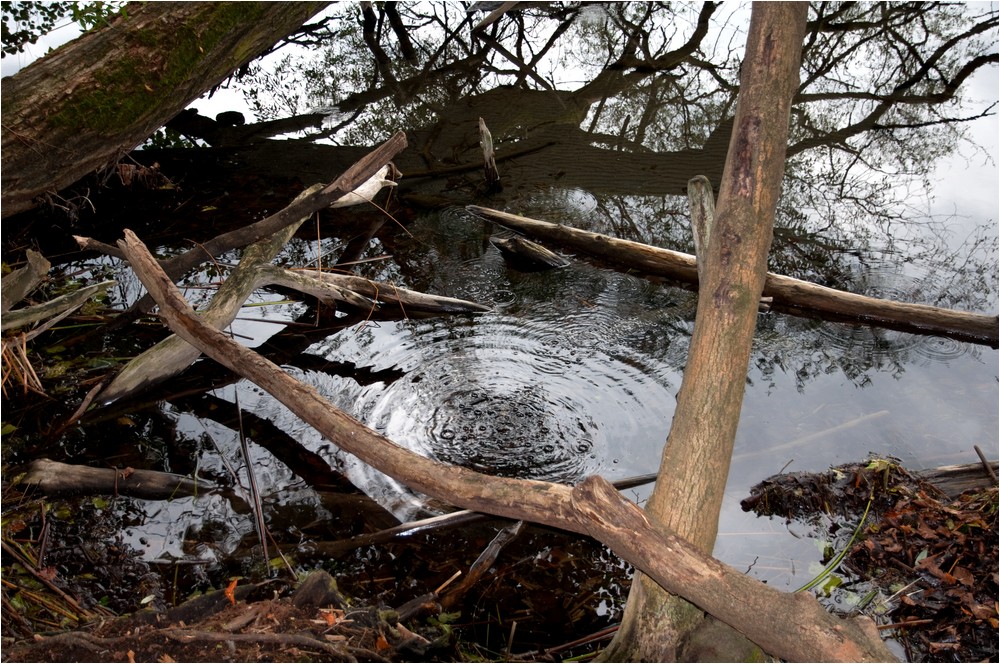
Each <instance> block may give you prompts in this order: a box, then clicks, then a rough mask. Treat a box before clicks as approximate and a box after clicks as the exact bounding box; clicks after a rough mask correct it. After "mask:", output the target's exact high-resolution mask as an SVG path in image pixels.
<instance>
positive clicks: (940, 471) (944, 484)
mask: <svg viewBox="0 0 1000 664" xmlns="http://www.w3.org/2000/svg"><path fill="white" fill-rule="evenodd" d="M997 467H998V466H997V462H996V461H990V462H988V465H986V467H984V466H983V464H982V463H968V464H962V465H958V466H940V467H938V468H931V469H929V470H919V471H915V472H913V475H915V476H917V477H919V478H920V479H921V480H923V481H925V482H928V483H929V484H933V485H934V488H936V489H937V490H939V491H941V492H942V493H944V494H945V495H946V496H948V497H949V498H955V497H956V496H958V495H959V494H961V493H962V492H964V491H969V490H970V489H985V488H987V487H994V488H995V487H996V486H997V479H996V471H997ZM990 472H992V473H994V474H993V476H990Z"/></svg>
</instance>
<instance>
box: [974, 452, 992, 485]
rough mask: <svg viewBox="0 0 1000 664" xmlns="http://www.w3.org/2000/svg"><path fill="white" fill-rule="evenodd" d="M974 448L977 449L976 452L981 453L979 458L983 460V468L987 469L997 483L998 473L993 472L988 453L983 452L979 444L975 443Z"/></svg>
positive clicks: (987, 472)
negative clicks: (987, 456) (987, 457)
mask: <svg viewBox="0 0 1000 664" xmlns="http://www.w3.org/2000/svg"><path fill="white" fill-rule="evenodd" d="M972 449H974V450H976V454H978V455H979V460H980V461H982V462H983V468H984V469H985V470H986V474H987V475H989V476H990V479H991V480H993V483H994V484H996V483H997V474H996V473H994V472H993V466H992V465H991V464H990V462H989V461H988V460H987V459H986V455H985V454H983V451H982V450H981V449H979V445H973V446H972Z"/></svg>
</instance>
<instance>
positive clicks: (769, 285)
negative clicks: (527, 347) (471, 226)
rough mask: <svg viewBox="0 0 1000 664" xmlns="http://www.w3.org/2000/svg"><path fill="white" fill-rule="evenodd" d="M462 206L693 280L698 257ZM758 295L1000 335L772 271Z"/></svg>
mask: <svg viewBox="0 0 1000 664" xmlns="http://www.w3.org/2000/svg"><path fill="white" fill-rule="evenodd" d="M466 210H468V211H469V212H471V213H473V214H475V215H478V216H480V217H483V218H485V219H488V220H490V221H493V222H496V223H499V224H502V225H504V226H506V227H508V228H511V229H513V230H515V231H519V232H521V233H525V234H527V235H531V236H532V237H535V238H540V239H543V240H549V241H552V242H556V243H558V244H561V245H563V246H567V247H571V248H572V249H574V250H576V251H582V252H586V253H588V254H591V255H593V256H597V257H599V258H602V259H605V260H608V261H610V262H612V263H616V264H619V265H623V266H625V267H627V268H630V269H634V270H638V271H640V272H642V273H644V274H649V275H654V276H661V277H667V278H669V279H674V280H677V281H684V282H688V283H692V284H697V283H698V268H697V260H696V258H695V257H694V256H691V255H690V254H685V253H681V252H678V251H671V250H669V249H660V248H659V247H653V246H650V245H648V244H642V243H641V242H633V241H631V240H620V239H618V238H613V237H610V236H608V235H601V234H600V233H592V232H590V231H583V230H579V229H577V228H572V227H570V226H565V225H563V224H553V223H550V222H547V221H541V220H538V219H531V218H529V217H522V216H520V215H516V214H510V213H509V212H501V211H500V210H493V209H490V208H485V207H480V206H478V205H468V206H466ZM763 295H764V297H770V298H773V305H772V306H773V307H775V308H778V307H780V308H782V310H784V311H787V312H788V313H799V312H809V313H819V314H825V315H833V316H843V317H848V318H850V319H853V320H857V321H861V322H865V323H870V324H872V325H879V326H884V327H891V328H893V329H896V330H902V331H904V332H914V333H917V334H936V335H941V336H949V337H955V338H957V339H961V340H963V341H969V342H972V343H980V344H988V345H990V346H992V347H993V348H996V347H997V345H998V337H1000V317H997V316H987V315H984V314H974V313H968V312H964V311H955V310H952V309H943V308H941V307H932V306H929V305H924V304H908V303H903V302H894V301H892V300H881V299H878V298H874V297H867V296H864V295H857V294H854V293H847V292H844V291H839V290H836V289H834V288H827V287H826V286H819V285H817V284H811V283H809V282H807V281H801V280H799V279H793V278H792V277H786V276H782V275H778V274H773V273H768V275H767V281H766V283H765V284H764V292H763Z"/></svg>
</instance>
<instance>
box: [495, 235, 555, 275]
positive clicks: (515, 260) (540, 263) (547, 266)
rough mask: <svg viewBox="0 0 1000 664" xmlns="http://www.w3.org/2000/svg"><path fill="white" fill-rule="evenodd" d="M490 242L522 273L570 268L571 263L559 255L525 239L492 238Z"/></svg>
mask: <svg viewBox="0 0 1000 664" xmlns="http://www.w3.org/2000/svg"><path fill="white" fill-rule="evenodd" d="M490 242H491V243H493V246H495V247H496V248H497V249H499V250H500V253H502V254H503V257H504V259H506V260H507V262H508V263H509V264H510V265H511V267H513V268H514V269H515V270H520V271H521V272H539V271H541V270H551V269H554V268H560V267H567V266H569V261H568V260H566V259H565V258H563V257H562V256H560V255H559V254H557V253H555V252H554V251H549V250H548V249H546V248H545V247H543V246H542V245H540V244H538V243H537V242H532V241H531V240H525V239H524V238H523V237H517V236H514V237H508V238H491V239H490Z"/></svg>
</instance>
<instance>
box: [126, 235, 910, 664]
mask: <svg viewBox="0 0 1000 664" xmlns="http://www.w3.org/2000/svg"><path fill="white" fill-rule="evenodd" d="M119 246H120V247H121V248H122V250H123V252H124V253H125V255H126V256H127V258H128V261H129V262H130V263H131V264H132V267H133V269H134V271H135V273H136V275H138V276H139V278H140V280H141V281H142V282H143V284H144V285H145V286H146V288H147V290H148V291H149V293H150V294H151V295H152V296H153V297H154V298H155V299H156V302H157V304H158V305H159V310H160V315H161V316H163V318H165V319H166V321H167V323H168V324H169V325H170V327H171V329H173V330H174V332H175V333H176V334H178V335H180V336H182V337H184V338H185V339H186V340H187V341H189V342H190V343H191V344H193V345H195V346H197V347H198V348H200V349H201V350H202V352H204V353H205V354H206V355H208V356H209V357H212V358H213V359H215V360H216V361H218V362H220V363H222V364H224V365H225V366H227V367H228V368H229V369H230V370H232V371H234V372H236V373H239V374H240V375H242V376H244V377H245V378H247V379H248V380H251V381H253V382H254V383H256V384H257V385H258V386H260V387H261V388H263V389H264V390H266V391H267V392H269V393H270V394H271V395H273V396H274V397H275V398H276V399H278V400H279V401H281V402H282V403H283V404H284V405H285V406H287V407H288V408H289V409H290V410H291V411H292V412H293V413H295V414H296V415H297V416H298V417H300V418H302V419H303V420H304V421H305V422H307V423H308V424H310V425H311V426H313V427H314V428H315V429H316V430H317V431H319V432H320V433H321V434H323V435H324V436H326V437H327V438H328V439H330V440H331V441H333V442H334V443H335V444H337V445H338V446H339V447H341V449H343V450H345V451H347V452H350V453H351V454H354V455H355V456H357V457H358V458H359V459H361V460H362V461H364V462H365V463H367V464H369V465H371V466H373V467H374V468H377V469H378V470H380V471H381V472H383V473H386V474H387V475H389V476H390V477H393V478H395V479H397V480H399V481H401V482H403V483H405V484H407V485H408V486H410V487H411V488H413V489H415V490H417V491H420V492H423V493H426V494H428V495H431V496H434V497H437V498H440V499H442V500H445V501H448V502H449V503H452V504H454V505H457V506H459V507H464V508H466V509H471V510H475V511H480V512H489V513H491V514H496V515H498V516H504V517H508V518H512V519H517V520H526V521H534V522H537V523H542V524H545V525H549V526H553V527H557V528H562V529H564V530H569V531H572V532H577V533H585V534H588V535H591V536H593V537H595V538H597V539H599V540H600V541H602V542H604V543H605V544H608V545H609V546H610V547H611V548H612V549H613V550H614V551H615V553H617V554H618V555H619V556H621V557H622V558H623V559H625V560H626V561H628V562H629V563H631V564H633V565H634V566H636V567H637V568H638V569H640V570H642V571H643V572H644V573H646V574H647V575H649V576H650V578H652V579H654V580H655V581H656V582H657V583H659V584H660V585H661V586H662V587H663V588H664V589H666V590H667V591H668V592H671V593H674V594H677V595H680V596H682V597H684V598H685V599H687V600H689V601H691V602H692V603H693V604H695V605H697V606H698V607H700V608H701V609H702V610H704V611H706V612H708V613H710V614H712V615H714V616H716V617H718V618H719V619H720V620H722V621H724V622H726V623H727V624H729V625H731V626H732V627H733V628H735V629H737V630H739V631H740V632H742V633H743V634H745V635H746V636H747V637H748V638H749V639H750V640H752V641H753V642H755V643H757V644H758V645H759V646H760V647H761V648H763V649H764V650H765V651H766V652H768V653H770V654H772V655H775V656H777V657H780V658H782V659H786V660H802V661H891V660H893V659H894V658H893V656H892V654H891V653H890V652H889V650H888V649H887V648H886V647H885V645H884V644H883V643H882V641H881V639H880V638H879V636H878V632H877V630H876V629H875V626H874V625H873V623H871V621H869V620H868V619H867V618H862V617H855V618H847V619H841V618H838V617H836V616H832V615H831V614H829V613H828V612H827V611H826V609H824V608H823V607H822V606H821V605H820V604H819V602H817V601H816V599H815V598H814V597H813V596H812V595H809V594H806V593H797V594H787V593H782V592H780V591H778V590H776V589H774V588H770V587H769V586H767V585H765V584H762V583H760V582H759V581H756V580H754V579H751V578H750V577H747V576H745V575H743V574H741V573H740V572H737V571H736V570H733V569H731V568H729V567H727V566H725V565H723V564H722V563H720V562H719V561H717V560H715V559H714V558H711V557H710V556H707V555H705V554H703V553H701V552H700V551H699V550H698V549H697V548H696V547H694V546H692V545H691V544H690V543H688V542H686V541H685V540H683V539H681V538H679V537H677V536H676V535H674V534H673V533H671V532H661V531H658V530H656V529H655V528H653V527H652V526H651V525H650V523H649V522H648V521H647V520H646V517H645V515H644V514H643V513H642V510H641V509H639V508H638V507H637V506H636V505H635V504H633V503H632V502H630V501H629V500H628V499H626V498H625V497H624V496H622V495H621V494H620V493H619V492H618V491H616V490H615V489H614V487H612V486H611V485H610V484H608V483H607V481H605V480H603V479H601V478H599V477H591V478H588V479H587V480H585V481H584V482H583V483H581V484H580V485H579V486H577V487H576V488H571V487H567V486H563V485H559V484H553V483H550V482H540V481H537V480H514V479H508V478H503V477H494V476H490V475H484V474H481V473H477V472H475V471H472V470H469V469H467V468H461V467H457V466H450V465H447V464H443V463H439V462H437V461H433V460H431V459H427V458H425V457H422V456H420V455H418V454H415V453H413V452H411V451H409V450H407V449H404V448H402V447H400V446H399V445H397V444H396V443H394V442H392V441H391V440H389V439H387V438H385V437H383V436H381V435H379V434H378V433H376V432H375V431H372V430H371V429H369V428H368V427H366V426H364V425H363V424H362V423H361V422H359V421H357V420H355V419H354V418H352V417H350V416H349V415H347V414H346V413H344V412H342V411H340V410H339V409H337V408H335V407H334V406H332V405H331V404H330V403H329V402H327V401H326V400H325V399H323V397H321V396H320V394H319V393H318V392H317V390H316V389H315V388H313V387H312V386H309V385H306V384H303V383H301V382H299V381H297V380H295V379H294V378H293V377H292V376H290V375H288V374H287V373H285V372H283V371H282V370H281V369H280V368H279V367H277V366H275V365H274V364H272V363H270V362H268V361H267V360H265V359H264V358H262V357H261V356H260V355H258V354H257V353H255V352H254V351H252V350H250V349H247V348H244V347H243V346H241V345H240V344H238V343H236V342H235V341H233V340H232V339H230V338H229V337H227V336H226V335H225V334H223V333H222V332H220V331H218V330H216V329H214V328H212V327H211V326H208V325H205V324H204V323H202V322H201V321H200V320H198V316H197V315H195V313H194V311H193V310H192V309H191V307H190V305H188V303H187V302H186V301H185V300H184V298H183V297H182V296H181V294H180V292H179V291H178V290H177V288H176V287H175V286H174V284H173V281H172V280H171V279H170V278H169V277H168V276H167V275H165V274H164V273H163V272H162V270H160V269H159V266H158V265H157V263H156V260H155V259H154V258H153V257H152V255H150V253H149V251H148V250H147V249H146V247H145V246H144V245H143V244H142V243H141V242H140V241H139V239H138V238H137V237H136V236H135V234H134V233H132V232H131V231H126V232H125V239H124V240H122V241H120V242H119Z"/></svg>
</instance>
